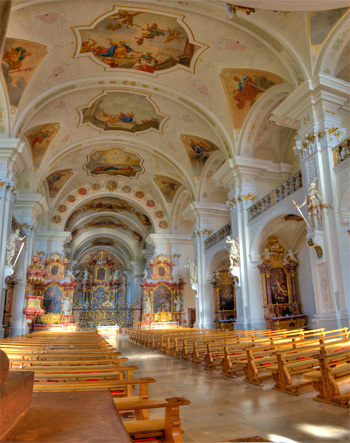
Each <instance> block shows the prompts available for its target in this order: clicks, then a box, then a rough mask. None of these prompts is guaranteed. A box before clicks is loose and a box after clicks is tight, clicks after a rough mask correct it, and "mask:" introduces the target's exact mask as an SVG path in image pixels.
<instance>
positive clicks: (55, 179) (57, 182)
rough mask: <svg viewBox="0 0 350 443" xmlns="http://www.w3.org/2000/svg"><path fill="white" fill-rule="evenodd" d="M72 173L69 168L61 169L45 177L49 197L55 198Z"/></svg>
mask: <svg viewBox="0 0 350 443" xmlns="http://www.w3.org/2000/svg"><path fill="white" fill-rule="evenodd" d="M72 175H73V172H72V170H71V169H62V170H61V171H56V172H54V173H52V174H50V175H49V176H48V177H47V179H46V181H47V185H48V187H49V194H50V197H51V198H55V197H56V196H57V194H58V193H59V192H60V190H61V189H62V188H63V186H64V185H65V184H66V183H67V182H68V180H69V179H70V178H71V177H72Z"/></svg>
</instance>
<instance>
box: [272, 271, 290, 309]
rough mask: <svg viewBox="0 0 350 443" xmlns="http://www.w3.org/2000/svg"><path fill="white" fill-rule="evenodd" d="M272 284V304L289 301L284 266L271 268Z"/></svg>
mask: <svg viewBox="0 0 350 443" xmlns="http://www.w3.org/2000/svg"><path fill="white" fill-rule="evenodd" d="M270 284H271V295H272V304H276V303H289V299H288V286H287V275H286V271H285V270H284V269H283V268H278V267H276V268H271V271H270Z"/></svg>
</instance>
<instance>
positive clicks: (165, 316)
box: [141, 254, 185, 329]
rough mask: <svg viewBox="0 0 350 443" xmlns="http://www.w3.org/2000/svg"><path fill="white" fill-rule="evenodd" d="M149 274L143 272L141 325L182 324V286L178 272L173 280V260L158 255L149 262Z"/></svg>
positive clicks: (157, 327) (170, 325) (173, 325)
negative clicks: (148, 276)
mask: <svg viewBox="0 0 350 443" xmlns="http://www.w3.org/2000/svg"><path fill="white" fill-rule="evenodd" d="M149 266H150V270H151V278H150V279H147V275H146V272H145V276H144V281H143V282H142V283H141V287H142V321H141V329H170V328H177V327H179V326H181V325H182V324H183V323H184V322H183V320H182V315H183V314H184V312H183V289H184V286H185V282H184V281H183V280H182V278H181V276H180V277H179V280H178V281H175V280H174V279H173V276H172V268H173V267H174V263H172V262H169V260H168V257H167V256H165V255H164V254H161V255H158V256H157V258H156V260H155V261H154V262H152V261H151V262H150V264H149Z"/></svg>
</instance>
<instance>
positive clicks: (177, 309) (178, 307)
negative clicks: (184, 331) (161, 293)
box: [174, 295, 182, 312]
mask: <svg viewBox="0 0 350 443" xmlns="http://www.w3.org/2000/svg"><path fill="white" fill-rule="evenodd" d="M174 305H175V312H181V310H182V309H181V308H182V300H181V297H180V296H179V295H178V296H177V297H176V298H175V300H174Z"/></svg>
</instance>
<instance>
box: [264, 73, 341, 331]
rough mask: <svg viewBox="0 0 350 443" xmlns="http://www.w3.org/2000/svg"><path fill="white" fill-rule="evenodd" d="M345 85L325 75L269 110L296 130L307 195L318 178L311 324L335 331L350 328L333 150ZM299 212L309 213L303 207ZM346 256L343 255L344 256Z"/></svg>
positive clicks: (312, 243) (338, 135)
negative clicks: (326, 205)
mask: <svg viewBox="0 0 350 443" xmlns="http://www.w3.org/2000/svg"><path fill="white" fill-rule="evenodd" d="M349 93H350V88H349V83H347V82H345V81H343V80H339V79H337V78H335V77H332V76H329V75H326V74H324V73H319V74H317V75H316V76H315V77H314V78H313V79H312V80H310V81H309V82H307V83H305V84H304V83H303V84H302V85H300V86H299V87H298V88H297V89H296V90H294V91H293V93H291V94H290V95H289V96H288V97H287V98H286V99H285V100H284V101H283V102H282V103H281V104H280V105H279V106H278V107H277V108H276V109H275V110H274V112H273V115H272V117H271V119H273V120H274V121H275V122H276V123H277V124H280V125H284V126H289V127H293V128H295V129H297V131H298V138H297V145H296V147H295V148H294V150H295V152H296V153H297V154H298V155H299V158H300V163H301V168H302V174H303V182H304V189H305V197H306V194H307V191H308V184H310V183H311V182H312V181H313V180H315V179H317V182H316V184H317V188H318V189H319V191H320V193H321V195H322V198H323V200H324V202H325V203H331V204H332V205H333V208H332V209H324V210H322V219H321V220H320V223H319V229H318V230H314V227H313V226H310V227H309V228H308V233H307V239H306V241H307V244H308V246H309V247H310V260H311V265H312V280H313V286H314V297H315V305H316V315H315V317H314V318H313V320H312V323H313V327H315V328H320V327H326V328H327V329H329V328H331V329H336V328H340V327H343V326H349V317H350V306H349V303H350V302H348V303H347V299H349V297H346V296H345V294H349V290H350V283H349V268H348V266H349V265H348V263H347V260H348V258H349V246H350V244H349V238H348V236H344V234H343V232H342V231H343V229H342V226H341V219H340V216H339V214H338V209H339V203H340V202H339V195H340V189H339V188H337V181H336V174H335V167H334V161H333V152H332V149H333V148H334V147H335V146H336V145H337V144H338V143H339V142H340V141H341V140H343V139H345V138H346V137H348V135H349V134H348V133H347V131H348V129H347V128H346V127H345V126H346V125H347V122H348V120H349V109H348V106H347V101H348V99H349ZM303 212H304V214H305V215H307V209H306V208H305V207H304V209H303ZM346 257H347V258H346Z"/></svg>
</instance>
